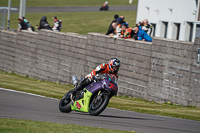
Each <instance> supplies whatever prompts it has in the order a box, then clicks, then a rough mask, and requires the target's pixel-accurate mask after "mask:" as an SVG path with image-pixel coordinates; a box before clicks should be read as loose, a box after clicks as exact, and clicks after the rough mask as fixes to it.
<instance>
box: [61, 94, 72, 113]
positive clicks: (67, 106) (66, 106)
mask: <svg viewBox="0 0 200 133" xmlns="http://www.w3.org/2000/svg"><path fill="white" fill-rule="evenodd" d="M69 94H70V92H67V93H66V94H65V95H64V96H63V98H62V99H61V100H60V102H59V110H60V112H62V113H69V112H71V111H72V110H71V104H72V101H71V99H67V98H66V97H67V96H68V95H69Z"/></svg>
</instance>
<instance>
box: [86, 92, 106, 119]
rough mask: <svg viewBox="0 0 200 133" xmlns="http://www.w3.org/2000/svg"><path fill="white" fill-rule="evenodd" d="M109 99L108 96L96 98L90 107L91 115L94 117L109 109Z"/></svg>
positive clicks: (97, 96)
mask: <svg viewBox="0 0 200 133" xmlns="http://www.w3.org/2000/svg"><path fill="white" fill-rule="evenodd" d="M109 99H110V98H109V96H108V94H102V96H99V95H96V96H94V97H93V99H92V102H91V104H90V107H89V114H90V115H93V116H96V115H99V114H100V113H101V112H102V111H104V109H105V108H106V107H107V105H108V103H109Z"/></svg>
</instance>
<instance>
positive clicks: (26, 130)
mask: <svg viewBox="0 0 200 133" xmlns="http://www.w3.org/2000/svg"><path fill="white" fill-rule="evenodd" d="M0 132H1V133H19V132H20V133H64V132H66V133H68V132H69V133H130V131H120V130H112V129H103V128H100V127H99V128H95V127H86V126H78V125H70V124H60V123H52V122H40V121H31V120H18V119H7V118H0Z"/></svg>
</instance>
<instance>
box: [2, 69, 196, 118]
mask: <svg viewBox="0 0 200 133" xmlns="http://www.w3.org/2000/svg"><path fill="white" fill-rule="evenodd" d="M0 77H1V78H0V87H3V88H8V89H14V90H20V91H25V92H31V93H35V94H39V95H44V96H47V97H53V98H58V99H59V98H61V97H62V96H63V95H64V94H65V93H66V92H67V91H68V90H70V89H72V88H73V86H72V85H63V84H56V83H51V82H46V81H39V80H37V79H33V78H28V77H24V76H19V75H16V74H14V73H6V72H2V71H0ZM108 107H111V108H116V109H121V110H128V111H135V112H140V113H148V114H154V115H162V116H169V117H176V118H183V119H190V120H197V121H200V108H196V107H183V106H181V105H175V104H173V103H170V102H168V103H165V104H158V103H154V102H148V101H146V100H142V99H138V98H132V97H128V96H117V97H113V98H112V99H111V100H110V103H109V105H108Z"/></svg>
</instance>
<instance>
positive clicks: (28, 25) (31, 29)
mask: <svg viewBox="0 0 200 133" xmlns="http://www.w3.org/2000/svg"><path fill="white" fill-rule="evenodd" d="M21 19H22V20H23V21H24V22H25V24H26V25H27V27H28V31H35V29H34V27H33V26H32V25H31V23H29V21H28V20H27V19H26V18H25V17H21Z"/></svg>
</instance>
